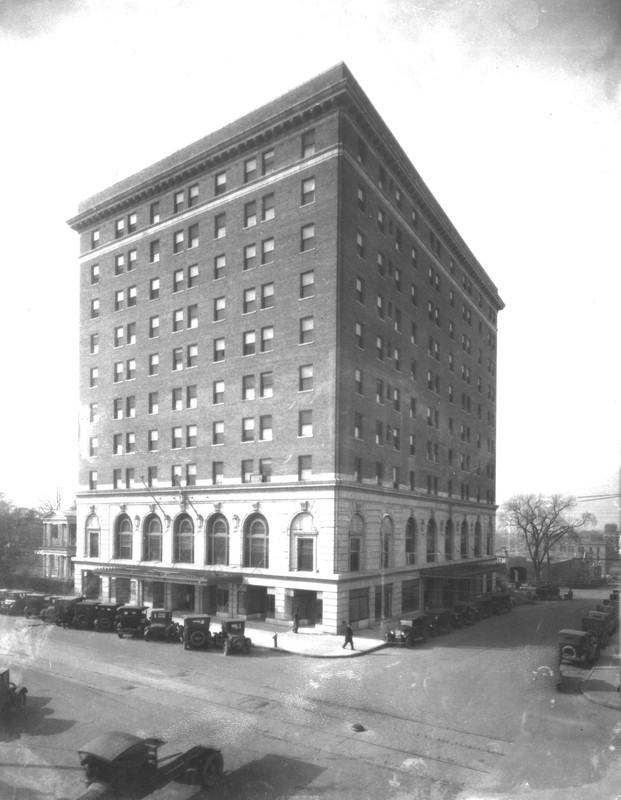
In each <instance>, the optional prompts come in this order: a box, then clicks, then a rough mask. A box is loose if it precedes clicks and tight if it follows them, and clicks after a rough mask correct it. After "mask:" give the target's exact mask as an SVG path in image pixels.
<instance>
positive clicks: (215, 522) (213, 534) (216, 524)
mask: <svg viewBox="0 0 621 800" xmlns="http://www.w3.org/2000/svg"><path fill="white" fill-rule="evenodd" d="M205 553H206V561H205V563H206V564H228V563H229V525H228V522H227V521H226V518H225V517H223V516H222V515H221V514H216V515H215V516H213V517H212V518H211V519H210V520H209V523H208V525H207V547H206V548H205Z"/></svg>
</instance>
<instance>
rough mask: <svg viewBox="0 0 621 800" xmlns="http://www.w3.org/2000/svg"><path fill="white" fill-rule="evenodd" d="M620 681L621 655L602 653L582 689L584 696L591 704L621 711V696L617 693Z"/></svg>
mask: <svg viewBox="0 0 621 800" xmlns="http://www.w3.org/2000/svg"><path fill="white" fill-rule="evenodd" d="M620 679H621V655H620V654H619V653H602V655H601V656H600V658H599V661H598V662H597V664H596V666H594V667H593V669H592V670H591V672H590V673H589V674H588V676H587V678H585V680H584V682H583V684H582V686H581V687H580V688H581V691H582V694H583V695H584V696H585V697H586V698H587V699H588V700H590V701H591V702H593V703H597V704H598V705H600V706H608V708H617V709H621V695H620V694H619V692H618V691H617V687H618V686H619V683H620V682H621V680H620Z"/></svg>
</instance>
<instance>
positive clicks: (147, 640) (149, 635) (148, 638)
mask: <svg viewBox="0 0 621 800" xmlns="http://www.w3.org/2000/svg"><path fill="white" fill-rule="evenodd" d="M143 639H144V640H145V642H150V641H151V634H150V633H145V635H144V636H143Z"/></svg>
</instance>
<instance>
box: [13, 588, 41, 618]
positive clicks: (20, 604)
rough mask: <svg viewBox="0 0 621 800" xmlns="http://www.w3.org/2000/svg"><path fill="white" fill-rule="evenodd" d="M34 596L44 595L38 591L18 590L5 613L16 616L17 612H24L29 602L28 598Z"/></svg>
mask: <svg viewBox="0 0 621 800" xmlns="http://www.w3.org/2000/svg"><path fill="white" fill-rule="evenodd" d="M35 597H45V595H44V594H42V593H39V592H20V593H19V595H18V597H16V599H15V600H14V601H13V604H12V605H11V606H10V607H9V608H8V610H7V612H6V613H7V614H9V615H10V616H12V617H16V616H18V615H19V614H24V613H25V611H26V607H27V605H28V602H29V598H35Z"/></svg>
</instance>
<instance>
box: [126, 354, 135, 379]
mask: <svg viewBox="0 0 621 800" xmlns="http://www.w3.org/2000/svg"><path fill="white" fill-rule="evenodd" d="M135 377H136V359H135V358H128V359H127V363H126V365H125V378H126V379H127V380H128V381H132V380H134V378H135Z"/></svg>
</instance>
